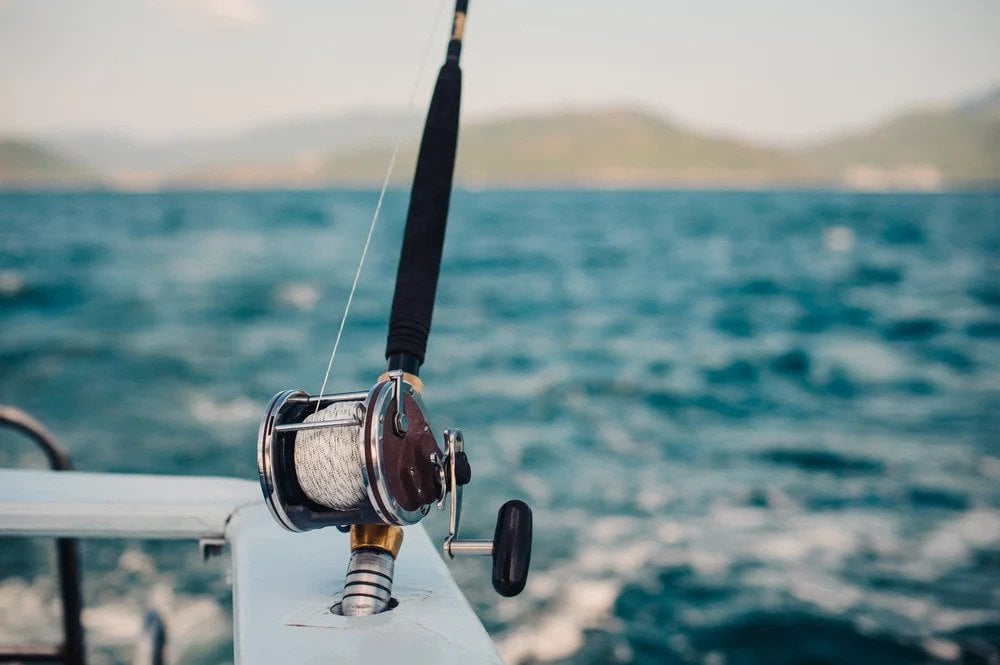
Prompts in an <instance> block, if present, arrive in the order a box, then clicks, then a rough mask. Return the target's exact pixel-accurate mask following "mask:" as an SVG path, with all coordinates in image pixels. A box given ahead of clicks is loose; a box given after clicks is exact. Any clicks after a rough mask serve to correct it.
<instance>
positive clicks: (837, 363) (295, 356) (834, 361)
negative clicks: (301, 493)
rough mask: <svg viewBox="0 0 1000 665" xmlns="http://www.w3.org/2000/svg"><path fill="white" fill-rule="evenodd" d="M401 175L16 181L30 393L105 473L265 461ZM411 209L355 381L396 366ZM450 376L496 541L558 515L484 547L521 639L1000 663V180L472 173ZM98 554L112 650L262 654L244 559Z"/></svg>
mask: <svg viewBox="0 0 1000 665" xmlns="http://www.w3.org/2000/svg"><path fill="white" fill-rule="evenodd" d="M376 197H377V194H376V192H372V191H306V192H252V193H251V192H247V193H233V192H226V193H201V192H198V193H194V192H190V193H188V192H174V193H162V194H115V193H74V194H58V193H46V194H3V195H0V403H7V404H12V405H15V406H19V407H21V408H24V409H26V410H28V411H30V412H32V413H33V414H35V415H36V416H37V417H38V418H39V419H41V420H42V421H43V422H44V423H46V424H47V425H48V426H49V428H50V429H51V430H53V431H54V432H55V433H56V434H57V435H58V436H59V437H61V438H62V440H63V441H64V442H65V444H66V446H67V447H68V448H69V449H70V451H71V452H72V456H73V459H74V461H75V463H76V466H77V468H79V469H83V470H88V471H126V472H143V473H175V474H176V473H180V474H222V475H233V476H239V477H244V478H255V477H256V468H255V435H256V428H257V423H258V419H259V418H260V416H261V415H262V411H263V407H264V405H265V403H266V402H267V400H268V399H269V398H270V397H271V395H273V394H274V393H276V392H278V391H280V390H283V389H285V388H295V387H301V388H304V389H306V390H309V391H310V392H315V391H317V390H318V389H319V387H320V384H321V382H322V379H323V372H324V370H325V368H326V361H327V358H328V355H329V353H330V349H331V347H332V344H333V339H334V336H335V334H336V330H337V325H338V323H339V320H340V316H341V313H342V310H343V306H344V302H345V300H346V297H347V291H348V289H349V287H350V282H351V279H352V277H353V274H354V270H355V268H356V265H357V259H358V256H359V253H360V251H361V247H362V244H363V241H364V237H365V233H366V231H367V226H368V222H369V220H370V216H371V214H372V211H373V209H374V206H375V201H376ZM406 203H407V194H406V193H405V192H402V191H399V192H390V194H389V196H388V197H387V200H386V204H385V207H384V209H383V215H382V221H381V222H380V225H379V228H378V230H377V232H376V235H375V239H374V242H373V246H372V249H371V251H370V254H369V257H368V263H367V265H366V267H365V271H364V273H363V276H362V280H361V284H360V287H359V291H358V294H357V297H356V299H355V302H354V307H353V310H352V314H351V317H350V319H349V320H348V324H347V328H346V331H345V337H344V340H343V343H342V346H341V350H340V352H339V354H338V357H337V361H336V364H335V365H334V368H333V374H332V379H331V383H330V387H331V389H333V390H353V389H360V388H365V387H367V386H368V385H369V384H371V383H372V382H373V380H374V379H375V378H376V377H377V375H378V374H379V373H380V372H381V370H382V368H383V363H384V361H383V357H382V354H383V350H384V344H385V330H386V321H387V317H388V310H389V302H390V299H391V294H392V287H393V279H394V272H395V264H396V260H397V257H398V248H399V244H400V240H401V237H402V226H403V224H402V220H403V218H404V215H405V209H406ZM422 376H423V378H424V380H425V382H426V385H427V389H426V393H425V396H426V401H427V404H428V408H429V410H430V414H431V416H432V418H433V420H434V425H435V427H436V428H437V429H439V430H440V429H442V428H444V427H448V426H460V427H462V428H463V430H464V432H465V434H466V441H467V446H468V450H469V457H470V459H471V461H472V466H473V472H474V473H473V478H474V479H473V482H472V484H471V485H470V486H469V487H468V489H467V491H466V498H467V503H466V514H465V516H464V518H463V523H464V525H465V530H466V531H467V534H468V535H469V536H471V537H476V536H480V537H485V536H487V535H489V534H490V533H492V525H493V520H494V519H495V511H496V507H497V506H498V505H499V504H500V503H501V502H502V501H503V500H505V499H507V498H510V497H521V498H524V499H526V500H527V501H528V502H529V503H531V504H532V506H533V508H534V511H535V550H534V554H533V558H532V566H533V570H532V573H531V577H530V579H529V582H528V587H527V589H526V591H525V593H524V594H523V595H522V596H520V597H518V598H515V599H501V598H499V597H498V596H496V595H495V594H494V593H493V591H492V589H491V588H490V584H489V571H488V569H487V566H486V565H485V563H484V562H482V561H478V560H471V561H462V562H459V563H458V564H457V565H455V566H454V567H453V570H454V571H455V575H456V578H457V579H458V581H459V583H460V584H461V586H462V588H463V589H464V590H465V592H466V593H467V595H468V596H469V599H470V601H471V602H472V604H473V606H474V607H475V609H476V610H477V612H478V613H479V614H480V616H481V617H482V619H483V621H484V623H485V624H486V626H487V628H488V629H489V631H490V632H491V634H493V635H494V637H495V639H496V641H497V643H498V645H499V647H500V649H501V652H502V653H503V654H504V655H505V657H506V658H507V659H508V661H509V662H510V663H511V664H514V663H534V662H557V663H572V664H585V663H586V664H591V663H592V664H597V663H644V664H646V663H704V664H706V665H723V664H726V665H732V664H742V663H747V664H750V663H760V664H768V665H771V664H784V663H787V664H793V663H958V662H962V663H1000V193H974V194H928V195H916V194H912V195H911V194H899V195H895V194H893V195H889V194H851V193H843V192H753V193H740V192H715V191H704V192H697V191H691V192H687V191H683V192H681V191H667V192H653V191H651V192H638V191H637V192H587V191H559V192H514V191H504V192H499V191H478V192H470V191H459V192H456V194H455V196H454V200H453V206H452V216H451V221H450V223H449V235H448V239H447V243H446V248H445V265H444V269H443V273H442V276H441V282H440V287H439V293H438V306H437V309H436V311H435V318H434V328H433V331H432V334H431V339H430V348H429V352H428V359H427V362H426V365H425V367H424V370H423V372H422ZM41 463H42V462H41V459H40V458H39V457H38V456H37V455H36V454H35V453H33V452H32V451H31V449H30V447H29V446H28V445H27V444H26V443H25V442H24V441H23V440H22V439H20V438H18V437H16V436H14V435H12V434H10V433H7V432H0V464H2V465H5V466H14V465H27V466H40V465H41ZM445 522H446V520H445V519H444V518H443V516H440V515H432V516H431V518H429V520H428V521H427V524H428V528H429V530H430V531H431V533H432V535H435V536H436V537H437V536H441V535H442V534H443V532H444V530H445V528H446V524H445ZM49 550H50V548H49V545H48V543H46V542H44V541H38V542H35V541H25V540H14V539H2V540H0V642H11V641H22V640H23V639H24V638H25V637H31V638H33V639H43V638H45V637H46V636H52V635H54V634H55V632H56V630H57V626H58V624H57V621H56V616H57V614H56V613H57V607H56V606H55V605H54V604H53V603H52V602H51V599H52V597H53V590H52V583H51V578H50V577H49V574H50V571H51V568H50V558H51V556H50V554H49ZM83 556H84V564H85V590H86V599H87V606H88V610H87V614H86V617H85V619H86V625H87V630H88V633H87V639H88V644H89V645H90V649H91V654H92V662H94V663H114V662H129V658H130V646H129V645H130V644H131V642H132V639H133V637H132V636H133V633H134V631H135V629H136V628H137V627H138V622H139V618H140V616H141V614H142V612H143V610H144V609H145V608H146V607H156V608H158V609H160V610H161V611H162V613H163V614H164V616H165V618H166V620H167V623H168V630H169V631H170V635H171V649H172V657H173V658H174V660H175V662H178V663H192V664H194V663H198V664H202V663H224V662H227V659H231V655H230V654H231V642H230V636H229V635H230V626H229V621H230V618H229V612H230V601H229V590H228V588H227V586H226V578H225V572H226V565H227V564H226V560H225V558H224V557H223V558H221V559H216V560H213V561H210V562H208V563H203V562H202V561H201V560H200V558H199V556H198V553H197V551H196V548H195V546H194V545H189V544H177V543H138V542H126V543H121V542H110V541H95V542H87V543H86V544H85V545H84V547H83ZM402 556H405V547H404V552H403V555H402ZM331 565H336V566H340V565H342V564H341V563H340V562H332V564H331ZM343 565H346V562H343Z"/></svg>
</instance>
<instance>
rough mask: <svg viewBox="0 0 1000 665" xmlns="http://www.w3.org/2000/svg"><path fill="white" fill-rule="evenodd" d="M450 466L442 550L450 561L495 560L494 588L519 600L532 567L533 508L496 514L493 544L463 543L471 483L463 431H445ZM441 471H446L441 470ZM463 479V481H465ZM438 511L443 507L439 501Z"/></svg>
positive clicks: (507, 508) (515, 503)
mask: <svg viewBox="0 0 1000 665" xmlns="http://www.w3.org/2000/svg"><path fill="white" fill-rule="evenodd" d="M444 444H445V450H446V457H445V462H446V464H447V467H448V468H447V472H446V473H447V479H446V483H445V485H446V486H447V487H448V488H450V490H451V501H450V506H451V509H450V516H449V519H448V536H447V537H446V538H445V539H444V545H443V549H444V552H445V554H447V555H448V557H449V558H452V559H454V558H455V556H457V555H467V556H492V557H493V588H494V589H496V592H497V593H499V594H500V595H501V596H507V597H511V596H516V595H517V594H519V593H521V591H522V590H523V589H524V585H525V583H526V582H527V581H528V567H529V566H530V563H531V532H532V528H531V527H532V524H531V508H530V507H529V506H528V504H526V503H525V502H524V501H520V500H517V499H512V500H510V501H507V502H506V503H504V504H503V505H502V506H500V510H499V511H498V512H497V526H496V531H494V533H493V540H473V539H467V540H461V539H459V537H458V528H459V522H460V521H461V518H462V486H463V485H465V484H466V483H467V482H469V480H470V478H469V476H470V475H471V474H470V472H469V462H468V459H467V458H466V456H465V450H464V447H465V441H464V438H463V436H462V430H460V429H446V430H445V431H444ZM442 471H444V470H443V469H442ZM463 476H464V478H463ZM438 508H441V509H443V508H444V506H443V505H442V503H441V502H440V501H439V502H438Z"/></svg>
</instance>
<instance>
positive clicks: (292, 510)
mask: <svg viewBox="0 0 1000 665" xmlns="http://www.w3.org/2000/svg"><path fill="white" fill-rule="evenodd" d="M467 8H468V0H456V3H455V15H454V20H453V23H452V33H451V37H450V40H449V43H448V51H447V57H446V59H445V63H444V65H442V67H441V69H440V71H439V74H438V79H437V83H436V85H435V88H434V94H433V96H432V98H431V104H430V108H429V109H428V113H427V121H426V123H425V125H424V132H423V137H422V139H421V144H420V153H419V155H418V159H417V167H416V172H415V174H414V178H413V187H412V191H411V195H410V207H409V210H408V212H407V218H406V228H405V231H404V237H403V247H402V250H401V253H400V261H399V268H398V272H397V275H396V287H395V293H394V296H393V303H392V311H391V315H390V321H389V334H388V340H387V344H386V359H387V365H388V368H387V371H386V373H385V374H383V375H382V376H381V377H379V379H378V380H377V381H376V382H375V384H374V385H373V386H372V387H371V388H369V389H368V390H363V391H357V392H349V393H339V394H319V395H309V394H308V393H306V392H305V391H302V390H286V391H283V392H280V393H278V394H277V395H275V396H274V398H273V399H272V400H271V401H270V403H269V404H268V405H267V408H266V411H265V414H264V418H263V420H262V422H261V425H260V431H259V436H258V448H257V467H258V472H259V475H260V483H261V489H262V491H263V494H264V499H265V502H266V504H267V507H268V509H269V510H270V512H271V515H272V516H273V517H274V519H275V520H276V521H277V522H278V523H279V524H280V525H281V526H283V527H284V528H286V529H288V530H290V531H310V530H313V529H319V528H324V527H330V526H335V527H338V528H340V529H342V530H346V529H348V528H349V529H350V531H351V550H352V553H351V559H350V562H349V564H348V570H347V576H346V580H345V584H344V592H343V595H342V600H341V603H340V608H341V612H342V613H343V614H345V615H368V614H376V613H378V612H381V611H385V610H386V609H388V608H389V607H390V601H391V593H392V577H393V570H394V565H395V560H396V557H397V556H398V554H399V551H400V546H401V544H402V540H403V532H402V529H401V528H400V527H402V526H407V525H411V524H416V523H417V522H419V521H420V520H421V519H423V518H424V517H425V516H426V515H427V514H428V512H429V511H430V508H431V506H432V505H434V504H436V505H437V506H438V508H440V509H442V510H443V509H444V508H445V505H446V503H447V505H448V508H449V512H450V519H449V532H448V536H447V537H446V538H445V541H444V544H443V549H444V552H445V553H446V554H447V555H448V556H449V557H451V558H454V557H455V556H457V555H486V556H492V558H493V575H492V579H493V586H494V588H495V589H496V590H497V592H498V593H500V594H502V595H504V596H514V595H517V594H518V593H520V592H521V590H523V588H524V585H525V583H526V581H527V576H528V568H529V564H530V559H531V537H532V516H531V509H530V508H529V507H528V505H527V504H526V503H524V502H523V501H519V500H512V501H508V502H506V503H505V504H504V505H503V506H501V508H500V510H499V512H498V515H497V524H496V529H495V532H494V538H493V539H492V540H463V539H461V538H460V537H459V525H460V520H461V512H462V493H463V492H462V488H463V486H464V485H466V484H467V483H469V482H470V480H471V478H472V470H471V467H470V465H469V460H468V457H467V455H466V453H465V442H464V437H463V434H462V432H461V430H458V429H448V430H445V431H444V434H443V437H442V444H443V445H439V443H438V439H437V438H436V436H435V434H434V430H433V428H432V426H431V423H430V418H429V416H428V411H427V408H426V406H425V404H424V402H423V399H422V396H421V394H422V392H423V384H422V382H421V380H420V378H419V371H420V367H421V365H422V364H423V362H424V359H425V355H426V348H427V338H428V335H429V333H430V327H431V316H432V313H433V309H434V298H435V293H436V290H437V281H438V274H439V272H440V264H441V256H442V251H443V246H444V232H445V226H446V223H447V217H448V207H449V202H450V197H451V187H452V177H453V173H454V166H455V152H456V147H457V141H458V124H459V108H460V103H461V85H462V72H461V69H460V68H459V57H460V55H461V48H462V36H463V32H464V27H465V16H466V11H467ZM387 182H388V178H386V183H387ZM382 193H383V194H384V186H383V192H382ZM380 196H381V195H380ZM380 200H381V198H380ZM377 215H378V212H377V209H376V217H375V219H373V221H372V230H373V229H374V224H375V221H376V220H377ZM370 238H371V232H369V240H370ZM366 251H367V245H366ZM363 260H364V253H362V263H363ZM360 271H361V266H360V265H359V267H358V273H357V274H356V275H355V285H356V284H357V278H358V276H359V275H360ZM352 294H353V287H352ZM350 300H351V299H350V298H348V308H349V304H350ZM344 316H345V320H346V316H347V311H346V310H345V314H344ZM342 329H343V322H342V323H341V330H342ZM338 342H339V334H338ZM334 352H336V344H335V346H334ZM331 366H332V357H331ZM324 387H325V381H324ZM321 392H322V391H321Z"/></svg>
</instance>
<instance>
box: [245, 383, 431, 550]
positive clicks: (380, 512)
mask: <svg viewBox="0 0 1000 665" xmlns="http://www.w3.org/2000/svg"><path fill="white" fill-rule="evenodd" d="M317 405H318V408H317ZM444 457H445V456H444V454H443V453H442V452H441V449H440V448H439V447H438V445H437V442H436V441H435V440H434V434H433V431H432V430H431V426H430V423H429V422H428V418H427V411H426V409H425V407H424V403H423V400H422V399H421V398H420V393H419V392H418V391H417V390H416V389H415V388H414V386H413V385H412V384H411V383H410V382H408V381H406V380H405V379H404V378H403V373H402V372H392V373H390V374H389V378H388V380H382V381H379V382H378V383H376V384H375V385H374V386H373V387H372V388H371V390H369V391H368V392H367V393H364V392H356V393H342V394H335V395H318V396H310V395H308V394H306V393H305V392H303V391H301V390H286V391H284V392H281V393H278V394H277V395H275V396H274V398H273V399H272V400H271V401H270V403H269V404H268V405H267V410H266V412H265V415H264V419H263V421H262V422H261V426H260V433H259V441H258V448H257V470H258V472H259V474H260V484H261V489H262V490H263V492H264V499H265V501H266V502H267V507H268V509H269V510H270V512H271V515H272V516H273V517H274V519H275V520H277V522H278V523H279V524H280V525H281V526H283V527H285V528H286V529H288V530H290V531H309V530H312V529H319V528H322V527H327V526H339V527H346V526H348V525H352V524H391V525H398V526H405V525H408V524H416V523H417V522H419V521H420V520H421V519H422V518H423V517H424V516H425V515H426V514H427V512H428V511H429V510H430V505H431V504H432V503H434V502H436V501H440V500H443V499H444V496H445V492H446V479H445V476H444V474H443V473H442V472H441V463H440V462H438V461H437V460H443V459H444Z"/></svg>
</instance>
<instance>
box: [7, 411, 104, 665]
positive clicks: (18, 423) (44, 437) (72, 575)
mask: <svg viewBox="0 0 1000 665" xmlns="http://www.w3.org/2000/svg"><path fill="white" fill-rule="evenodd" d="M0 427H9V428H11V429H14V430H17V431H19V432H21V433H22V434H24V435H26V436H27V437H28V438H30V439H31V440H32V441H34V442H35V443H36V444H37V445H38V447H39V448H40V449H41V450H42V452H43V453H45V456H46V457H47V458H48V460H49V466H50V467H51V468H52V469H53V470H54V471H72V470H73V464H72V463H71V462H70V459H69V455H68V454H67V453H66V450H65V449H64V448H63V446H62V445H61V444H60V443H59V441H58V440H57V439H56V438H55V436H53V434H52V433H51V432H49V431H48V430H47V429H45V427H44V426H43V425H42V424H41V423H40V422H38V421H37V420H35V419H34V418H32V417H31V416H29V415H28V414H27V413H25V412H24V411H22V410H20V409H18V408H15V407H12V406H4V405H0ZM56 564H57V567H58V569H59V596H60V598H61V599H62V632H63V641H62V644H59V645H57V646H21V647H16V646H6V645H0V662H7V663H9V662H18V663H65V664H66V665H84V663H85V662H86V660H85V653H84V645H83V626H82V624H81V623H80V612H81V611H82V610H83V595H82V593H81V591H80V555H79V550H78V547H77V541H76V539H75V538H57V539H56Z"/></svg>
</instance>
